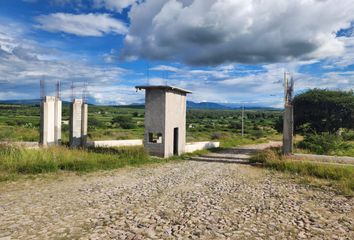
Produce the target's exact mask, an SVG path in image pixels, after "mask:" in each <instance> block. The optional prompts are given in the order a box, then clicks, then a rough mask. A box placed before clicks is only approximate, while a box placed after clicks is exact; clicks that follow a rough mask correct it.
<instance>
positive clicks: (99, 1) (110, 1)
mask: <svg viewBox="0 0 354 240" xmlns="http://www.w3.org/2000/svg"><path fill="white" fill-rule="evenodd" d="M134 2H136V0H118V1H117V0H93V3H94V6H95V7H98V8H106V9H108V10H111V11H118V12H121V11H122V10H123V9H124V8H127V7H129V6H131V5H132V4H133V3H134Z"/></svg>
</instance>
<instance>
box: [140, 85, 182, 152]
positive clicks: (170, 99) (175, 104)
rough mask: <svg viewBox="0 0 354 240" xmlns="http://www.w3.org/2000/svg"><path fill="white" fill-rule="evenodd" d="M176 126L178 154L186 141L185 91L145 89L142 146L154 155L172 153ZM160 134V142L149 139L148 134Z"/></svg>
mask: <svg viewBox="0 0 354 240" xmlns="http://www.w3.org/2000/svg"><path fill="white" fill-rule="evenodd" d="M175 128H178V155H180V154H182V153H183V152H184V148H185V142H186V93H183V92H180V91H175V90H166V89H146V95H145V136H144V146H145V147H146V149H147V151H148V152H149V153H150V154H151V155H154V156H159V157H170V156H173V155H174V129H175ZM151 133H153V134H155V135H156V134H161V135H162V141H161V142H155V143H153V142H151V141H149V140H150V139H149V134H151Z"/></svg>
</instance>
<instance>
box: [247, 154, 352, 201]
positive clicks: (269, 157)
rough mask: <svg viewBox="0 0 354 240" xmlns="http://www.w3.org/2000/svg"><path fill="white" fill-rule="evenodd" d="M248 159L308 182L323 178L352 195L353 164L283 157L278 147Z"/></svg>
mask: <svg viewBox="0 0 354 240" xmlns="http://www.w3.org/2000/svg"><path fill="white" fill-rule="evenodd" d="M250 161H251V163H255V164H259V165H260V166H262V167H265V168H268V169H272V170H276V171H281V172H285V173H290V174H295V175H298V176H301V177H303V178H302V180H306V182H308V183H310V184H314V185H317V183H318V182H317V181H316V179H322V180H325V181H327V184H328V185H330V186H332V187H333V188H334V189H336V190H338V191H339V192H340V193H342V194H344V195H348V196H354V166H349V165H339V164H323V163H316V162H310V161H304V160H294V159H291V157H284V156H283V155H282V154H281V150H280V149H278V148H271V149H267V150H264V151H261V152H259V153H257V154H255V155H254V156H253V157H252V158H251V159H250ZM320 185H321V184H320Z"/></svg>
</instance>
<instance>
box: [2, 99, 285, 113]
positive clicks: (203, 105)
mask: <svg viewBox="0 0 354 240" xmlns="http://www.w3.org/2000/svg"><path fill="white" fill-rule="evenodd" d="M88 102H89V104H90V105H96V104H95V102H94V101H92V99H88ZM0 104H27V105H36V104H37V105H38V104H40V100H39V99H24V100H0ZM63 104H69V102H67V101H63ZM98 105H100V104H98ZM107 105H112V106H114V104H107ZM119 107H126V108H144V103H133V104H130V105H119ZM187 108H188V109H215V110H216V109H219V110H232V109H241V108H242V104H238V103H215V102H200V103H197V102H193V101H187ZM245 109H249V110H250V109H251V110H256V109H263V110H264V109H265V110H279V109H278V108H272V107H265V106H261V105H259V106H257V105H252V104H245Z"/></svg>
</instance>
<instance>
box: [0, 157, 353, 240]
mask: <svg viewBox="0 0 354 240" xmlns="http://www.w3.org/2000/svg"><path fill="white" fill-rule="evenodd" d="M308 238H311V239H354V199H353V198H352V199H347V198H345V197H343V196H338V195H336V194H335V193H334V192H332V191H330V190H315V189H312V188H310V187H307V186H305V185H300V184H298V183H296V182H294V181H293V180H291V179H289V178H288V177H285V176H283V175H281V174H278V173H272V172H270V171H268V170H263V169H258V168H256V167H251V166H247V165H239V164H224V163H208V162H192V161H186V162H177V163H168V164H162V165H150V166H145V167H142V168H128V169H120V170H116V171H110V172H98V173H93V174H87V175H84V176H76V175H69V176H65V177H64V176H59V177H58V178H57V179H46V178H45V179H37V180H19V181H17V182H12V183H1V184H0V239H308Z"/></svg>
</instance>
